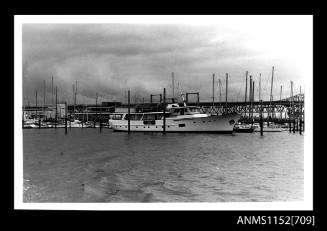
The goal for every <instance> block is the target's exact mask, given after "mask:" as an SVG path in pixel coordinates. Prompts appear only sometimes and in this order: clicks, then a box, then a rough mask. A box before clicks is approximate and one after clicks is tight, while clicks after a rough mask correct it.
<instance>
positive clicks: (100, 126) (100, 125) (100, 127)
mask: <svg viewBox="0 0 327 231" xmlns="http://www.w3.org/2000/svg"><path fill="white" fill-rule="evenodd" d="M101 130H102V123H101V118H100V120H99V132H100V133H101Z"/></svg>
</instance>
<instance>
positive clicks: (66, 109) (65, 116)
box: [65, 102, 67, 134]
mask: <svg viewBox="0 0 327 231" xmlns="http://www.w3.org/2000/svg"><path fill="white" fill-rule="evenodd" d="M65 134H67V102H65Z"/></svg>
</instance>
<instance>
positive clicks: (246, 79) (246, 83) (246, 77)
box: [244, 71, 248, 102]
mask: <svg viewBox="0 0 327 231" xmlns="http://www.w3.org/2000/svg"><path fill="white" fill-rule="evenodd" d="M247 94H248V71H246V72H245V97H244V101H245V102H246V100H247Z"/></svg>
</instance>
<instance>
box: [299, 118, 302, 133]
mask: <svg viewBox="0 0 327 231" xmlns="http://www.w3.org/2000/svg"><path fill="white" fill-rule="evenodd" d="M299 125H300V130H299V132H300V135H302V119H300V122H299Z"/></svg>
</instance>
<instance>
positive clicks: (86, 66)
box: [22, 16, 312, 105]
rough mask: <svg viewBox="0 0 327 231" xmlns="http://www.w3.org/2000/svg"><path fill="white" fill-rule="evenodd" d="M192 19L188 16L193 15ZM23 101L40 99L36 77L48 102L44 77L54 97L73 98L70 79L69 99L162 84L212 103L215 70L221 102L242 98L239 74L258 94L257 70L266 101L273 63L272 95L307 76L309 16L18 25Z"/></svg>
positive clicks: (136, 92)
mask: <svg viewBox="0 0 327 231" xmlns="http://www.w3.org/2000/svg"><path fill="white" fill-rule="evenodd" d="M195 19H196V17H195ZM22 51H23V96H24V103H25V104H27V101H30V104H31V105H34V102H35V90H37V91H38V94H39V102H40V103H41V102H43V80H45V81H46V86H47V95H46V97H47V102H48V103H50V99H51V85H50V84H51V76H53V78H54V84H55V85H56V86H58V96H59V98H60V100H66V101H68V102H69V103H71V102H72V99H73V92H72V91H73V84H74V83H75V81H76V80H77V84H78V86H77V88H78V99H77V101H78V102H77V103H95V96H96V94H97V93H98V94H99V95H101V97H99V101H98V102H102V101H124V100H125V98H124V97H125V92H126V90H128V89H130V90H131V96H132V102H134V100H135V99H136V100H137V101H138V102H141V101H142V98H143V97H145V100H146V101H149V98H150V94H159V93H162V91H163V88H164V87H165V88H166V89H167V93H168V97H171V94H172V81H171V73H172V72H174V74H175V87H176V89H175V94H176V92H177V91H178V89H177V86H178V82H179V86H180V89H181V90H182V91H183V92H184V93H185V92H200V100H201V101H211V100H212V74H213V73H215V76H216V77H215V78H216V80H217V81H216V84H215V88H216V90H217V91H216V92H215V97H216V99H217V100H219V91H218V89H219V88H218V79H221V81H222V89H223V92H222V98H223V99H224V96H225V74H226V73H228V74H229V81H228V98H229V100H233V101H235V100H244V93H245V72H246V71H249V74H250V75H252V76H253V78H254V81H255V88H256V93H255V94H256V95H255V97H256V99H257V98H258V85H259V73H261V74H262V77H261V78H262V80H261V81H262V82H261V86H262V97H263V99H264V100H269V94H270V82H271V71H272V70H271V69H272V66H275V75H274V89H273V94H274V99H279V94H280V86H281V85H283V96H284V97H286V96H289V94H290V81H291V80H293V81H294V92H295V93H299V90H300V86H302V91H303V88H304V87H305V82H306V81H307V80H311V78H312V20H311V16H251V17H250V16H241V17H240V16H239V17H232V16H229V17H221V18H219V20H217V22H215V23H213V22H210V23H208V24H206V23H201V24H199V23H194V24H192V23H191V22H190V23H160V24H154V23H149V24H144V23H142V24H139V23H135V24H134V23H129V24H127V23H108V24H23V46H22Z"/></svg>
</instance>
